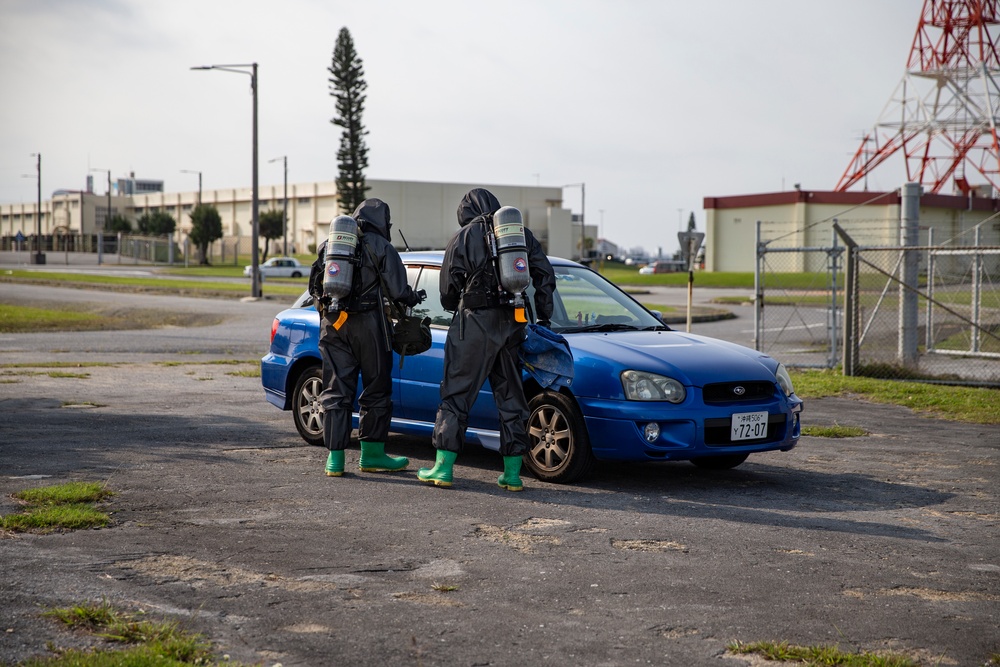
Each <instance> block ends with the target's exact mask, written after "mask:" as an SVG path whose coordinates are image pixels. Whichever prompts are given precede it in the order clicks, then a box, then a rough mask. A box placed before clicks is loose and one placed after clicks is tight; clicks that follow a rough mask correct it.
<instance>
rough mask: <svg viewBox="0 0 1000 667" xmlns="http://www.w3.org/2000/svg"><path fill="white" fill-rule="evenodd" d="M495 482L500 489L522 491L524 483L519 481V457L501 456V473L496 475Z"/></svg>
mask: <svg viewBox="0 0 1000 667" xmlns="http://www.w3.org/2000/svg"><path fill="white" fill-rule="evenodd" d="M497 484H499V485H500V488H501V489H507V490H508V491H522V490H524V484H522V483H521V457H520V456H505V457H503V474H502V475H500V476H499V477H497Z"/></svg>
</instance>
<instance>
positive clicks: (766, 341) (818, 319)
mask: <svg viewBox="0 0 1000 667" xmlns="http://www.w3.org/2000/svg"><path fill="white" fill-rule="evenodd" d="M760 225H761V223H760V222H758V223H757V261H756V265H755V269H754V349H756V350H758V351H760V352H764V353H766V354H769V355H771V356H772V357H774V358H776V359H777V360H778V361H780V362H782V363H783V364H785V365H786V366H794V367H798V368H833V367H834V366H837V365H838V364H839V363H840V354H841V348H842V346H841V344H840V336H841V333H840V332H841V329H842V316H843V310H842V302H843V290H842V285H843V273H842V262H843V254H844V251H845V248H844V247H843V246H841V245H838V244H837V236H836V234H834V235H833V237H832V243H831V245H830V246H829V247H773V246H772V242H770V241H767V242H765V241H762V240H761V226H760Z"/></svg>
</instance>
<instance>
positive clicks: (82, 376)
mask: <svg viewBox="0 0 1000 667" xmlns="http://www.w3.org/2000/svg"><path fill="white" fill-rule="evenodd" d="M45 375H48V376H49V377H50V378H76V379H78V380H86V379H87V378H89V377H90V373H67V372H66V371H49V372H48V373H45Z"/></svg>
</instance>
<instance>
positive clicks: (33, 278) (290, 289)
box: [0, 268, 303, 297]
mask: <svg viewBox="0 0 1000 667" xmlns="http://www.w3.org/2000/svg"><path fill="white" fill-rule="evenodd" d="M239 273H240V275H242V268H241V269H239ZM220 277H222V276H220ZM0 282H14V283H32V284H39V285H57V286H59V287H80V288H83V289H92V288H95V287H96V288H98V289H103V290H112V291H125V292H139V293H142V292H147V293H161V294H181V295H186V296H209V297H241V296H247V295H248V294H249V293H250V279H249V278H247V279H246V281H245V282H244V281H241V282H221V281H220V282H212V281H210V280H184V279H182V278H143V277H138V276H115V275H105V274H94V273H90V274H80V273H65V272H62V273H61V272H58V271H21V270H16V269H15V270H12V271H5V272H4V273H3V274H2V275H0ZM302 288H303V284H302V282H300V283H298V284H289V285H277V284H275V283H274V282H272V281H268V282H267V283H265V284H264V286H263V287H262V291H263V292H264V293H266V294H277V295H283V296H298V295H299V294H301V293H302Z"/></svg>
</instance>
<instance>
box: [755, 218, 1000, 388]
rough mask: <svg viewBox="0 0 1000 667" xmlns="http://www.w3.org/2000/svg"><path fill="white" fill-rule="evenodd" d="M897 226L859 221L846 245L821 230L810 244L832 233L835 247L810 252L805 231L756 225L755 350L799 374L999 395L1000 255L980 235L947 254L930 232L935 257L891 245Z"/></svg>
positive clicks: (947, 246) (923, 248) (922, 249)
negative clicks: (955, 386)
mask: <svg viewBox="0 0 1000 667" xmlns="http://www.w3.org/2000/svg"><path fill="white" fill-rule="evenodd" d="M862 222H864V221H862ZM899 225H900V223H899V221H898V220H896V221H891V220H872V221H869V222H868V224H858V221H854V224H853V227H852V230H851V233H850V234H847V233H846V232H845V231H844V230H843V229H840V227H839V225H838V224H837V222H836V220H828V221H823V223H822V226H823V227H824V228H825V229H820V230H817V229H816V227H817V226H818V225H814V226H813V227H812V228H811V229H809V230H808V231H809V237H810V238H812V239H816V238H818V236H819V235H822V234H825V233H827V231H826V230H827V229H828V230H829V232H828V233H829V235H830V236H829V237H828V238H829V239H830V243H829V245H818V246H807V245H805V244H803V243H802V241H803V240H804V238H805V236H806V233H805V230H802V231H789V230H788V229H787V224H783V223H768V222H761V223H758V229H757V264H756V270H755V298H754V344H755V348H756V349H757V350H760V351H762V352H766V353H767V354H769V355H771V356H773V357H775V358H777V359H779V360H780V361H782V362H783V363H785V364H786V365H788V366H794V367H799V368H834V367H838V366H840V367H842V368H843V371H844V373H845V374H847V375H867V376H875V377H883V378H891V379H912V380H923V381H929V382H949V383H959V384H987V385H998V384H1000V247H998V246H987V245H982V244H979V236H978V231H977V230H973V232H972V238H968V239H967V238H964V237H960V238H950V239H947V240H946V241H945V242H944V243H943V244H940V245H935V244H934V239H933V232H932V231H931V230H928V229H925V230H921V231H920V234H922V235H923V237H924V238H926V240H927V244H926V245H919V246H918V245H910V246H900V245H886V244H884V239H886V238H891V235H892V234H894V233H895V234H896V235H897V236H898V234H899ZM977 229H978V228H977ZM838 230H839V233H838ZM859 240H863V241H866V242H867V243H868V244H869V245H861V244H860V243H859ZM880 241H882V242H883V243H882V244H879V245H876V244H877V243H879V242H880ZM970 241H971V245H960V244H961V243H962V242H970Z"/></svg>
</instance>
